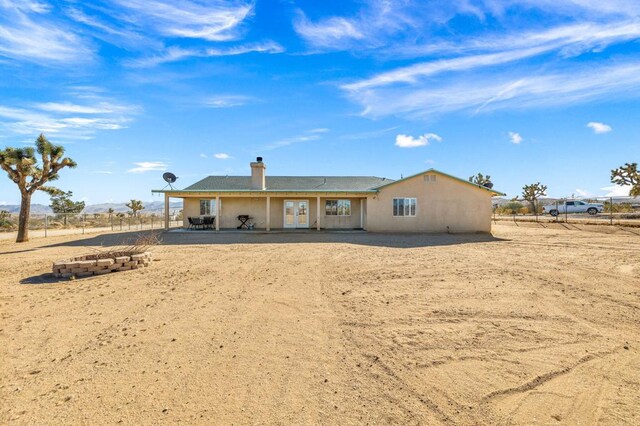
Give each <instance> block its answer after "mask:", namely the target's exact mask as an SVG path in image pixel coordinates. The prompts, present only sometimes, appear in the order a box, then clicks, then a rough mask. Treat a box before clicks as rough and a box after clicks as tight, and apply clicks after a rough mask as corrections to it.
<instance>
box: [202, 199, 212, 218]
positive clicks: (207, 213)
mask: <svg viewBox="0 0 640 426" xmlns="http://www.w3.org/2000/svg"><path fill="white" fill-rule="evenodd" d="M214 201H215V200H211V199H202V200H199V207H200V209H199V212H200V216H215V209H214V208H213V205H214V204H215V203H214ZM203 202H206V203H207V204H204V206H205V208H204V213H203V212H202V210H203V209H202V207H203V204H202V203H203ZM207 207H208V210H209V211H208V212H207Z"/></svg>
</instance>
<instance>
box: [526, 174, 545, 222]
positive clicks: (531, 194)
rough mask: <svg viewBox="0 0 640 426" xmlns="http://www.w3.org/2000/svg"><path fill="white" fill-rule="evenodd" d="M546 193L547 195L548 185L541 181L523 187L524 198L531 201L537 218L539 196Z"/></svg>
mask: <svg viewBox="0 0 640 426" xmlns="http://www.w3.org/2000/svg"><path fill="white" fill-rule="evenodd" d="M545 195H547V185H543V184H541V183H540V182H537V183H532V184H531V185H525V186H523V187H522V198H524V199H525V200H527V201H528V202H529V203H531V208H532V209H533V212H534V213H535V215H536V218H537V217H538V205H537V201H538V198H539V197H542V196H545Z"/></svg>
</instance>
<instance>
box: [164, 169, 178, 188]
mask: <svg viewBox="0 0 640 426" xmlns="http://www.w3.org/2000/svg"><path fill="white" fill-rule="evenodd" d="M162 179H164V181H165V182H167V183H168V186H169V187H170V188H171V189H173V186H171V184H172V183H174V182H175V181H176V180H178V177H177V176H176V175H174V174H173V173H171V172H166V173H163V174H162ZM165 188H166V186H165Z"/></svg>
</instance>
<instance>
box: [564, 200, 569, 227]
mask: <svg viewBox="0 0 640 426" xmlns="http://www.w3.org/2000/svg"><path fill="white" fill-rule="evenodd" d="M564 223H569V208H568V207H567V200H564Z"/></svg>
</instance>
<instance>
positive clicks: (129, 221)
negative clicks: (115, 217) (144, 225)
mask: <svg viewBox="0 0 640 426" xmlns="http://www.w3.org/2000/svg"><path fill="white" fill-rule="evenodd" d="M129 230H131V216H129Z"/></svg>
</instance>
